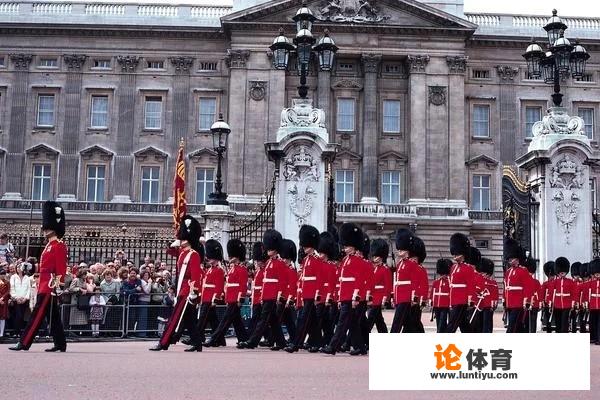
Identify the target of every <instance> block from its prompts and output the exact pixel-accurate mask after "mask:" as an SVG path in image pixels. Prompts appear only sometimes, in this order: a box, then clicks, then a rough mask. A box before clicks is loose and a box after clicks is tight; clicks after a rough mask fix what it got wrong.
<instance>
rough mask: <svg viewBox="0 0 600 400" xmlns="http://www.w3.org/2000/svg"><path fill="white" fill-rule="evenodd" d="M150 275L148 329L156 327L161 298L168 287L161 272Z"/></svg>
mask: <svg viewBox="0 0 600 400" xmlns="http://www.w3.org/2000/svg"><path fill="white" fill-rule="evenodd" d="M152 277H153V279H152V280H153V282H152V289H151V291H150V292H151V294H152V296H151V298H150V309H149V310H148V321H150V324H149V326H148V329H149V330H154V329H156V318H157V317H158V316H159V312H160V309H161V305H162V301H163V298H164V297H165V293H166V292H167V289H168V288H169V285H167V283H166V282H165V278H163V276H162V274H160V273H155V274H153V275H152Z"/></svg>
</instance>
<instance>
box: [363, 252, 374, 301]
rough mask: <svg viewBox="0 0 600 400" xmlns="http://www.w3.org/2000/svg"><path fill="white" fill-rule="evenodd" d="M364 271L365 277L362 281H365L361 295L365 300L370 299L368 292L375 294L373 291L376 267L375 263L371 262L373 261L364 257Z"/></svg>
mask: <svg viewBox="0 0 600 400" xmlns="http://www.w3.org/2000/svg"><path fill="white" fill-rule="evenodd" d="M362 273H363V278H362V281H363V282H364V283H363V287H362V288H361V290H360V297H361V298H362V299H363V300H368V299H367V297H366V296H367V292H369V293H370V295H371V296H373V291H374V290H375V281H374V278H375V275H374V274H375V267H374V266H373V263H371V261H369V260H365V259H364V258H363V269H362Z"/></svg>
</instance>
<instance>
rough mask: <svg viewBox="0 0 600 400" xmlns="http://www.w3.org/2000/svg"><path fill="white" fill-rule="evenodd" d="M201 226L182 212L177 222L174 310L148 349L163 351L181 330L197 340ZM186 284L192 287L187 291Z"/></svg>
mask: <svg viewBox="0 0 600 400" xmlns="http://www.w3.org/2000/svg"><path fill="white" fill-rule="evenodd" d="M201 236H202V228H201V227H200V223H199V222H198V221H197V220H196V218H194V217H192V216H191V215H184V216H183V217H182V218H181V223H180V224H179V231H178V232H177V239H178V240H179V241H180V247H179V256H178V258H177V292H176V293H177V294H176V300H175V309H174V310H173V313H172V314H171V317H170V318H169V322H168V323H167V326H166V327H165V330H164V332H163V334H162V336H161V338H160V341H159V343H158V344H157V345H156V346H155V347H152V348H151V349H150V350H151V351H160V350H167V349H168V348H169V346H170V345H172V344H175V343H177V342H178V341H179V339H180V338H181V335H182V333H183V331H184V329H187V330H188V332H189V334H190V341H191V342H193V343H197V342H198V341H199V340H200V336H199V332H198V330H197V329H196V299H197V297H198V293H197V291H196V290H195V289H196V288H199V287H201V285H202V279H203V272H202V267H201V265H202V257H201V256H200V253H201V251H200V246H201V245H200V237H201ZM190 286H191V287H193V288H194V290H192V291H190Z"/></svg>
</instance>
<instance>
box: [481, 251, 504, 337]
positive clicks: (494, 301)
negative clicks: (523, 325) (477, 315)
mask: <svg viewBox="0 0 600 400" xmlns="http://www.w3.org/2000/svg"><path fill="white" fill-rule="evenodd" d="M495 269H496V267H495V266H494V262H493V261H492V260H490V259H489V258H485V257H484V258H482V259H481V273H482V274H483V276H484V279H485V286H484V292H486V293H489V294H488V295H486V296H484V297H483V299H482V301H481V305H480V308H481V320H482V327H481V331H482V332H483V333H492V332H493V331H494V311H495V310H496V307H498V299H499V297H500V292H499V289H498V282H496V279H495V278H494V270H495ZM485 289H487V291H486V290H485Z"/></svg>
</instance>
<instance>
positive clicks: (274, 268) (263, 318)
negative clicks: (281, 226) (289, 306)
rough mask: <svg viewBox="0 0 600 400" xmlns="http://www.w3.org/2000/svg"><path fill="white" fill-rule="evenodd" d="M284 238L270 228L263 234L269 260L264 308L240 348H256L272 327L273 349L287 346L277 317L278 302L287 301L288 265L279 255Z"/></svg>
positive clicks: (264, 283) (239, 345)
mask: <svg viewBox="0 0 600 400" xmlns="http://www.w3.org/2000/svg"><path fill="white" fill-rule="evenodd" d="M282 242H283V238H282V237H281V233H279V232H277V231H276V230H274V229H268V230H266V231H265V233H264V235H263V244H264V246H265V250H266V251H267V255H268V257H269V260H268V261H267V265H266V267H265V276H264V278H263V289H262V298H261V301H262V310H261V315H260V319H259V321H258V323H257V325H256V329H255V330H254V332H252V335H251V336H250V339H248V341H247V342H240V343H238V345H237V347H238V348H239V349H254V348H256V346H258V343H259V341H260V338H261V337H262V336H263V334H264V333H265V332H266V331H267V329H269V327H271V335H272V340H274V342H275V345H274V346H272V347H271V350H275V351H276V350H281V349H283V348H284V347H285V338H284V336H283V331H282V330H281V322H280V321H279V319H278V318H277V303H278V302H280V303H285V301H286V299H285V298H284V297H283V292H284V291H285V290H286V288H287V280H288V272H287V269H288V267H287V266H286V265H285V263H284V262H283V261H282V260H281V258H280V257H279V252H280V251H281V246H282Z"/></svg>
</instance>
